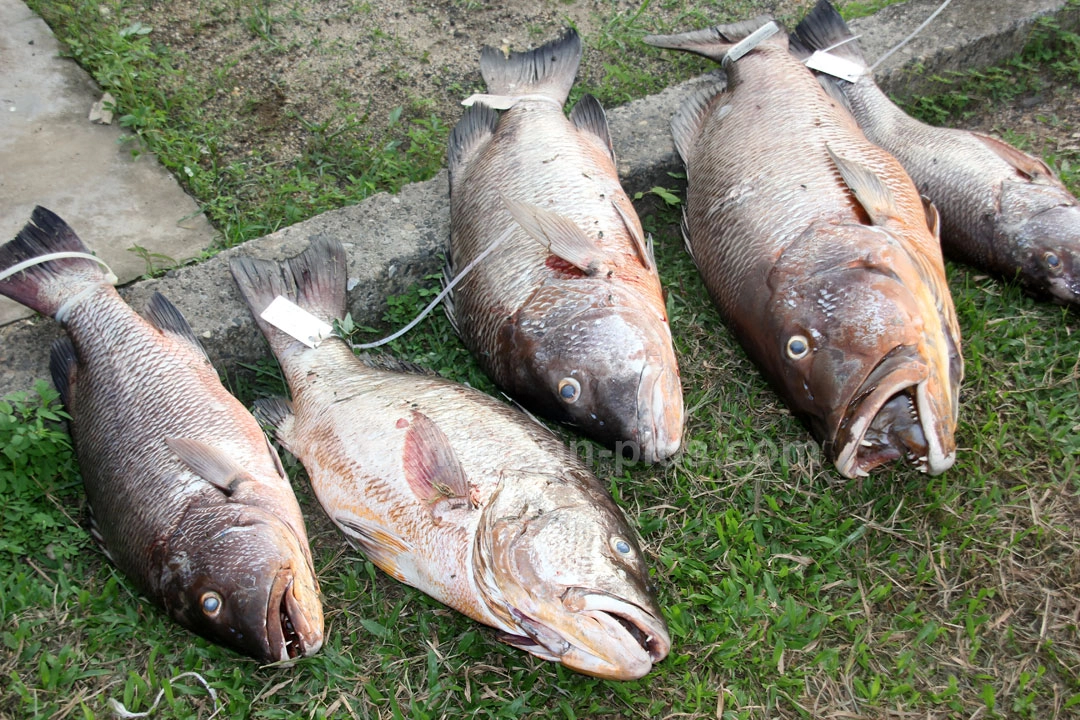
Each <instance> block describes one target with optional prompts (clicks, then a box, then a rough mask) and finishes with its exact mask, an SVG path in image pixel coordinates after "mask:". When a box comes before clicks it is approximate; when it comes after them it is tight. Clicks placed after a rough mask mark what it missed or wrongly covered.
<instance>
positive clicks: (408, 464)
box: [402, 410, 469, 510]
mask: <svg viewBox="0 0 1080 720" xmlns="http://www.w3.org/2000/svg"><path fill="white" fill-rule="evenodd" d="M403 452H404V456H403V457H402V463H403V465H404V468H405V479H406V481H407V482H408V483H409V487H410V488H411V489H412V491H413V493H414V494H415V495H416V497H417V498H419V499H420V501H421V502H423V503H424V504H425V505H427V507H428V509H429V510H433V509H434V506H435V504H436V503H438V502H439V501H440V500H445V499H451V498H467V497H468V496H469V480H468V478H467V477H466V476H465V470H464V469H462V467H461V462H460V461H459V460H458V457H457V454H456V453H455V452H454V448H453V447H452V446H451V445H450V439H449V438H448V437H446V433H444V432H443V431H442V429H441V428H439V426H438V425H436V424H435V422H434V421H433V420H432V419H431V418H429V417H428V416H427V415H424V414H423V413H422V412H419V411H416V410H414V411H413V413H412V416H411V418H410V420H409V427H408V429H406V431H405V447H404V451H403Z"/></svg>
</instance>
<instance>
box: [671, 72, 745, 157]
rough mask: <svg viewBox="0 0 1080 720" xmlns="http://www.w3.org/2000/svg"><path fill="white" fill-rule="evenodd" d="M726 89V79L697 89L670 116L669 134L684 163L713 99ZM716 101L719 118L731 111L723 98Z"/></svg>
mask: <svg viewBox="0 0 1080 720" xmlns="http://www.w3.org/2000/svg"><path fill="white" fill-rule="evenodd" d="M726 90H727V81H726V80H722V81H720V82H717V83H716V84H714V85H708V86H706V87H703V88H701V89H699V90H698V91H696V92H695V93H694V94H692V95H691V96H690V97H689V98H687V99H686V101H685V102H683V104H682V105H680V106H679V109H678V110H677V111H675V115H674V116H673V117H672V118H671V136H672V137H673V138H674V139H675V149H676V150H678V152H679V157H681V158H682V160H683V163H684V164H685V163H686V162H688V161H687V158H688V157H689V154H690V148H691V147H692V146H693V144H694V140H696V139H697V136H698V135H699V134H701V127H702V125H704V124H705V118H706V117H708V115H709V111H710V108H711V107H712V104H713V99H714V98H716V97H718V96H719V95H722V94H724V92H725V91H726ZM717 103H718V105H719V107H717V109H716V110H715V112H716V113H717V120H719V119H721V118H723V117H724V115H727V114H728V113H729V112H731V106H730V105H723V100H718V101H717Z"/></svg>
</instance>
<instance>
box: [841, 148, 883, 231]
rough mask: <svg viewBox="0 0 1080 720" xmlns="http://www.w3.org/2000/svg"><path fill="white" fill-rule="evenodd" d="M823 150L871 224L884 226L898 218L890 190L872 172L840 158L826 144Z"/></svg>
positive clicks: (860, 165) (852, 161)
mask: <svg viewBox="0 0 1080 720" xmlns="http://www.w3.org/2000/svg"><path fill="white" fill-rule="evenodd" d="M825 150H826V151H827V152H828V153H829V157H830V158H831V159H832V161H833V164H835V165H836V169H837V170H839V171H840V176H841V177H843V178H844V182H845V183H846V184H847V186H848V187H849V188H851V191H852V192H853V193H855V199H856V200H858V201H859V204H860V205H862V206H863V209H864V210H866V214H867V215H869V216H870V221H871V222H872V223H873V224H875V225H885V224H886V223H887V222H888V221H889V220H892V219H896V218H897V217H898V216H899V213H897V211H896V200H895V198H894V197H893V194H892V190H890V189H889V188H888V186H886V185H885V183H884V182H882V180H881V178H880V177H878V176H877V174H876V173H875V172H874V171H873V170H871V169H870V168H868V167H866V166H865V165H862V164H860V163H857V162H855V161H854V160H847V159H845V158H842V157H840V156H839V155H837V154H836V153H835V152H834V151H833V149H832V148H831V147H830V146H829V145H828V144H826V145H825Z"/></svg>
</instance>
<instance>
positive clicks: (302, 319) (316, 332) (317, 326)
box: [259, 295, 334, 348]
mask: <svg viewBox="0 0 1080 720" xmlns="http://www.w3.org/2000/svg"><path fill="white" fill-rule="evenodd" d="M259 317H261V318H262V319H263V320H265V321H266V322H268V323H270V324H271V325H273V326H274V327H276V328H277V329H278V330H280V331H281V332H283V333H285V334H286V335H289V336H290V337H293V338H295V339H297V340H299V341H300V342H302V343H304V344H305V345H307V346H308V347H309V348H317V347H319V343H321V342H322V341H323V340H325V339H326V338H328V337H330V334H331V333H332V332H334V328H332V327H331V326H329V325H327V324H326V323H324V322H323V321H322V320H320V319H319V318H317V317H315V316H314V315H312V314H311V313H309V312H308V311H307V310H305V309H303V308H302V307H300V306H299V305H297V304H296V303H294V302H293V301H291V300H289V299H288V298H286V297H283V296H281V295H278V296H277V297H276V298H274V302H272V303H270V304H269V305H267V306H266V309H265V310H263V311H262V313H261V314H260V315H259Z"/></svg>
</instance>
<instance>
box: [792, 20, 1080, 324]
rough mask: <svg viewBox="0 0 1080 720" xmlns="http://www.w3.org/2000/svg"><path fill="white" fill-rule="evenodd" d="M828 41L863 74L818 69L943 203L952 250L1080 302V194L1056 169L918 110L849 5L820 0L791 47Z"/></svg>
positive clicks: (799, 49)
mask: <svg viewBox="0 0 1080 720" xmlns="http://www.w3.org/2000/svg"><path fill="white" fill-rule="evenodd" d="M827 48H832V49H831V50H830V52H831V53H832V54H833V55H836V56H838V57H841V58H843V59H845V60H847V61H849V62H851V63H854V65H855V67H856V68H857V69H858V70H859V71H860V72H861V73H862V75H861V76H860V77H859V78H858V79H857V80H856V81H855V82H849V81H848V80H843V79H840V78H837V77H833V76H830V75H825V74H819V77H820V79H821V82H822V84H823V85H825V86H826V89H828V90H829V91H830V92H831V93H832V94H833V95H835V96H836V97H837V98H838V99H840V100H841V101H842V102H843V103H844V104H845V105H846V106H847V108H848V109H849V110H850V111H851V113H852V114H853V115H854V116H855V119H856V120H858V122H859V125H860V127H862V129H863V132H865V133H866V136H867V137H868V138H869V139H870V140H871V141H872V142H875V143H877V144H878V145H880V146H881V147H883V148H885V149H886V150H888V151H889V152H891V153H892V154H893V155H895V156H896V158H897V159H898V160H899V161H900V162H901V164H903V166H904V168H905V169H906V170H907V171H908V173H909V174H910V175H911V179H912V180H914V181H915V184H916V185H917V186H918V188H919V191H920V192H921V193H922V194H923V195H925V196H926V197H928V198H929V199H930V200H931V201H932V202H933V203H934V204H935V205H936V206H937V207H938V210H939V211H940V213H941V244H942V248H943V249H944V251H945V254H946V255H948V256H950V257H952V258H955V259H957V260H959V261H961V262H964V263H967V264H969V265H972V266H974V267H977V268H980V269H982V270H986V271H988V272H991V273H994V274H996V275H999V276H1002V277H1005V278H1009V279H1011V278H1014V277H1016V278H1019V280H1020V282H1021V283H1022V284H1023V285H1024V286H1025V288H1027V290H1028V291H1029V292H1032V293H1033V294H1036V295H1043V296H1046V295H1049V296H1052V297H1053V298H1055V299H1057V300H1059V301H1062V302H1067V303H1072V304H1074V305H1076V304H1080V204H1078V203H1077V200H1076V198H1075V197H1073V195H1072V193H1070V192H1069V191H1068V190H1067V189H1066V188H1065V186H1064V185H1063V184H1062V183H1061V181H1060V180H1059V179H1058V178H1057V177H1056V176H1055V175H1054V173H1053V171H1052V170H1050V168H1049V167H1047V166H1046V164H1045V163H1043V161H1042V160H1039V159H1038V158H1035V157H1032V156H1031V155H1028V154H1027V153H1024V152H1022V151H1020V150H1018V149H1016V148H1015V147H1013V146H1012V145H1009V144H1007V143H1005V142H1002V141H1001V140H997V139H996V138H993V137H990V136H989V135H983V134H981V133H976V132H970V131H967V130H956V129H952V128H940V127H933V126H931V125H927V124H926V123H923V122H920V121H918V120H916V119H915V118H913V117H911V116H909V115H908V114H907V113H905V112H904V111H903V110H901V109H900V108H899V107H897V106H896V105H895V104H894V103H893V102H892V101H891V100H890V99H889V98H888V96H886V95H885V93H883V92H881V90H880V88H878V86H877V84H876V83H875V82H874V78H873V75H872V74H871V72H870V70H869V68H868V67H867V64H866V61H865V59H864V58H863V55H862V51H861V50H860V49H859V46H858V43H857V42H856V41H855V39H854V37H853V36H852V34H851V31H850V30H849V29H848V27H847V25H846V24H845V23H844V19H843V18H842V17H841V16H840V13H838V12H837V11H836V8H834V7H833V6H832V4H831V3H830V2H829V1H828V0H819V2H818V4H817V5H816V6H815V7H814V9H813V10H811V11H810V13H809V14H808V15H807V16H806V18H805V19H804V20H803V21H802V22H801V23H799V25H798V27H796V28H795V32H794V33H793V35H792V51H793V52H795V54H796V56H798V57H801V58H805V57H809V56H810V55H811V53H813V52H814V51H816V50H824V49H827Z"/></svg>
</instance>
